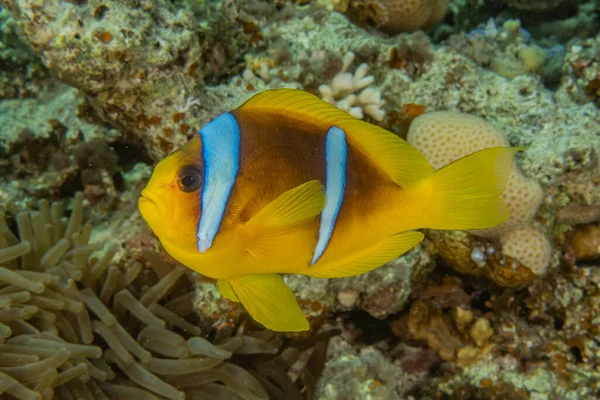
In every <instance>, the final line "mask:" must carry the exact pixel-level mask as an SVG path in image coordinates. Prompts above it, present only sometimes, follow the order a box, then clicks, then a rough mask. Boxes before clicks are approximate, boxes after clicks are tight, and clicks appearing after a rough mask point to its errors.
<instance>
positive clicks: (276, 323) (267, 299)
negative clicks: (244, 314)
mask: <svg viewBox="0 0 600 400" xmlns="http://www.w3.org/2000/svg"><path fill="white" fill-rule="evenodd" d="M219 282H220V281H219ZM227 282H228V283H229V285H231V286H230V287H231V288H232V289H233V292H234V293H235V295H236V296H237V298H238V299H239V301H240V302H241V303H242V305H243V306H244V307H245V308H246V310H247V311H248V313H249V314H250V316H252V318H254V319H255V320H256V321H257V322H260V323H261V324H263V325H264V326H265V327H266V328H268V329H271V330H273V331H279V332H299V331H306V330H309V329H310V325H309V323H308V321H307V320H306V317H305V316H304V313H303V312H302V310H301V309H300V306H299V305H298V302H297V301H296V297H295V296H294V293H292V291H291V289H290V288H289V287H287V285H286V284H285V282H284V281H283V278H282V277H281V276H280V275H278V274H261V275H246V276H244V277H241V278H236V279H229V280H228V281H227Z"/></svg>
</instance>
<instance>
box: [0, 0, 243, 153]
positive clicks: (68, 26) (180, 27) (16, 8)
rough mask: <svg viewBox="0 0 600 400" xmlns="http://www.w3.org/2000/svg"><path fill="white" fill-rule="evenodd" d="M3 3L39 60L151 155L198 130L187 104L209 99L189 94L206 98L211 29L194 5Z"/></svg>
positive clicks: (21, 0)
mask: <svg viewBox="0 0 600 400" xmlns="http://www.w3.org/2000/svg"><path fill="white" fill-rule="evenodd" d="M4 3H6V4H7V6H8V7H9V8H10V10H12V12H13V14H14V16H15V19H16V20H17V21H18V23H19V26H20V30H21V33H22V35H23V38H24V39H25V40H26V41H27V42H28V43H29V44H30V45H31V47H32V48H33V49H34V50H35V52H36V53H37V54H38V55H39V56H40V58H41V61H42V63H43V64H44V65H45V66H46V67H47V68H48V69H49V70H50V71H51V72H52V73H53V74H54V75H55V76H56V77H57V78H58V79H60V80H61V81H63V82H65V83H67V84H69V85H71V86H74V87H76V88H78V89H81V90H82V91H83V92H84V93H85V94H86V95H87V96H89V98H90V100H91V104H92V106H93V107H94V108H95V110H96V112H97V113H98V114H99V115H100V116H101V117H102V119H104V120H105V121H107V122H109V123H111V124H112V125H113V126H114V127H118V128H120V129H121V130H123V132H125V133H126V134H128V135H133V137H134V138H136V139H137V140H138V141H139V142H140V143H143V144H144V145H145V146H146V148H147V149H148V150H149V153H150V154H151V156H153V157H154V158H160V157H162V156H164V154H165V153H167V152H169V151H171V150H172V149H173V148H174V147H178V146H179V145H181V144H182V143H184V142H185V141H186V140H187V134H190V133H192V132H193V130H192V129H191V128H190V126H191V125H192V122H190V121H188V120H186V119H185V112H186V111H188V110H189V108H190V107H192V106H194V105H198V104H199V103H204V101H198V100H196V101H192V99H194V98H196V97H200V98H202V97H201V93H200V92H201V90H202V87H203V82H204V75H205V71H206V65H205V61H206V60H205V57H204V52H205V51H206V50H207V49H208V48H209V46H210V45H211V44H210V43H209V39H207V38H208V37H211V35H210V31H208V32H203V31H202V29H209V28H201V27H202V26H203V25H200V24H199V21H198V20H196V19H194V17H193V15H192V14H191V13H190V12H188V11H186V10H185V9H182V8H176V7H175V6H174V5H173V4H172V3H170V2H168V1H166V0H156V1H142V2H139V1H133V0H127V1H120V0H119V1H116V0H106V1H100V0H91V1H86V2H75V1H73V2H67V1H58V0H55V1H51V0H34V1H30V0H6V1H5V2H4ZM207 10H208V8H207ZM207 14H208V11H207ZM220 22H222V21H220ZM220 27H221V29H228V26H227V25H226V24H223V23H221V25H220ZM240 29H241V28H240ZM176 114H181V115H178V116H175V115H176ZM194 125H195V124H194ZM195 128H199V126H198V127H195Z"/></svg>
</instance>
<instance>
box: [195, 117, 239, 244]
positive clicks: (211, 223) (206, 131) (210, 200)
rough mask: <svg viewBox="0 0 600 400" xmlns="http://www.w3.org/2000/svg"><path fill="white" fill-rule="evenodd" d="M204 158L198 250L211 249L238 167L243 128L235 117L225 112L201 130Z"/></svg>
mask: <svg viewBox="0 0 600 400" xmlns="http://www.w3.org/2000/svg"><path fill="white" fill-rule="evenodd" d="M200 135H201V136H202V155H203V158H204V188H203V189H202V214H201V216H200V223H199V224H198V232H197V233H196V238H197V239H198V251H199V252H200V253H204V252H205V251H206V250H208V249H210V247H211V246H212V244H213V240H214V239H215V236H216V235H217V232H219V227H220V226H221V221H222V220H223V215H224V214H225V208H226V207H227V203H228V201H229V195H230V194H231V189H232V188H233V184H234V183H235V178H236V176H237V173H238V170H239V154H240V128H239V126H238V124H237V122H236V120H235V117H234V116H233V115H231V114H230V113H225V114H223V115H220V116H219V117H217V118H215V119H214V120H212V121H211V122H209V123H208V124H207V125H206V126H205V127H204V128H202V129H201V130H200Z"/></svg>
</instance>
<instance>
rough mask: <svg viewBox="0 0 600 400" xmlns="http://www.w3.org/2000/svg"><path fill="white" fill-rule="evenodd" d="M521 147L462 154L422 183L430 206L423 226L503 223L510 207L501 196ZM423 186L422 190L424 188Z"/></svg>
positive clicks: (466, 226)
mask: <svg viewBox="0 0 600 400" xmlns="http://www.w3.org/2000/svg"><path fill="white" fill-rule="evenodd" d="M521 150H523V148H520V147H493V148H488V149H484V150H481V151H478V152H476V153H473V154H470V155H468V156H466V157H463V158H460V159H458V160H456V161H454V162H453V163H451V164H448V165H446V166H445V167H443V168H441V169H439V170H438V171H436V172H435V173H434V174H433V176H432V177H431V178H428V179H427V180H426V181H425V182H423V183H422V184H421V185H418V186H419V189H418V191H419V192H420V196H421V197H422V196H426V197H425V198H427V199H430V200H429V201H427V204H428V207H430V209H429V210H428V212H427V213H426V214H427V217H426V221H423V222H425V224H423V225H424V226H426V227H427V228H431V229H440V230H463V229H484V228H491V227H494V226H497V225H500V224H501V223H502V222H504V221H506V220H507V219H508V218H509V217H510V211H509V209H508V207H507V206H506V204H504V202H503V201H502V199H501V198H500V195H501V194H502V192H504V189H505V187H506V184H507V182H508V177H509V175H510V172H511V169H512V161H513V157H514V155H515V154H516V153H517V152H518V151H521ZM421 190H422V191H421Z"/></svg>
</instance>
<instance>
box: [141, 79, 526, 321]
mask: <svg viewBox="0 0 600 400" xmlns="http://www.w3.org/2000/svg"><path fill="white" fill-rule="evenodd" d="M517 150H518V149H513V148H493V149H486V150H483V151H481V152H478V153H475V154H473V155H471V156H469V157H465V158H463V159H461V160H458V161H457V162H455V163H452V164H450V165H449V166H447V167H444V168H442V169H441V170H439V171H438V172H434V171H433V168H432V167H431V165H430V164H429V163H428V162H427V160H426V159H425V158H424V157H423V156H422V155H421V154H420V153H419V152H418V151H417V150H416V149H415V148H414V147H412V146H410V145H409V144H408V143H406V142H405V141H403V140H402V139H400V138H398V137H397V136H395V135H393V134H392V133H390V132H388V131H385V130H383V129H381V128H379V127H377V126H374V125H371V124H368V123H366V122H364V121H360V120H357V119H355V118H354V117H351V116H350V115H348V114H346V113H345V112H343V111H340V110H338V109H337V108H335V107H334V106H332V105H330V104H328V103H326V102H324V101H322V100H320V99H318V98H317V97H315V96H312V95H310V94H308V93H305V92H302V91H298V90H290V89H279V90H274V91H266V92H262V93H260V94H258V95H256V96H254V97H253V98H251V99H250V100H249V101H248V102H246V103H245V104H243V105H242V106H241V107H240V108H238V109H236V110H234V111H232V112H230V113H226V114H223V115H221V116H219V117H217V118H216V119H215V120H213V121H211V123H209V124H208V125H207V126H205V127H204V128H203V129H202V130H201V131H200V133H199V134H198V135H196V136H194V138H192V139H191V140H190V142H189V143H188V144H186V145H185V146H183V147H182V148H181V149H179V150H177V151H176V152H174V153H172V154H171V155H169V156H168V157H166V158H165V159H164V160H162V161H161V162H160V163H159V164H158V165H157V167H156V169H155V171H154V173H153V176H152V178H151V180H150V182H149V183H148V185H147V187H146V189H145V190H144V191H143V192H142V197H141V198H140V210H141V212H142V215H143V216H144V218H145V219H146V221H147V222H148V223H149V225H150V226H151V228H152V229H153V231H154V232H155V234H156V235H157V236H158V238H159V239H160V241H161V243H162V244H163V246H164V247H165V249H166V250H167V251H168V252H169V253H170V254H171V255H172V256H173V257H174V258H176V259H177V260H178V261H180V262H181V263H182V264H184V265H186V266H188V267H189V268H191V269H193V270H195V271H197V272H199V273H201V274H203V275H206V276H209V277H212V278H214V279H217V280H218V284H219V289H220V290H221V293H222V295H223V296H224V297H226V298H229V299H231V300H235V301H241V302H242V304H243V305H244V306H245V307H246V309H247V310H248V312H249V313H250V314H251V315H252V316H253V317H254V318H255V319H256V320H257V321H258V322H261V323H262V324H264V325H265V326H266V327H268V328H270V329H273V330H280V331H300V330H307V329H309V325H308V322H307V321H306V319H305V317H304V315H303V314H302V311H301V310H300V308H299V307H298V304H297V302H296V300H295V297H294V295H293V293H292V292H291V290H290V289H289V288H287V286H286V285H285V283H284V282H283V280H282V278H281V276H280V275H278V274H279V273H294V274H304V275H309V276H313V277H330V278H333V277H344V276H352V275H358V274H362V273H364V272H367V271H369V270H372V269H374V268H377V267H379V266H381V265H383V264H385V263H386V262H388V261H390V260H392V259H394V258H396V257H398V256H399V255H401V254H403V253H404V252H406V251H408V250H409V249H411V248H412V247H414V246H415V245H416V244H418V243H419V242H420V241H421V240H422V238H423V235H422V234H421V233H419V232H416V231H414V230H415V229H419V228H433V229H475V228H487V227H491V226H495V225H498V224H500V223H502V222H503V221H504V220H506V219H507V218H508V216H509V213H508V209H507V208H506V206H505V205H504V203H503V202H502V201H501V200H500V197H499V196H500V194H501V193H502V192H503V190H504V187H505V185H506V181H507V179H508V174H509V172H510V169H511V165H512V158H513V155H514V153H515V152H516V151H517Z"/></svg>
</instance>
